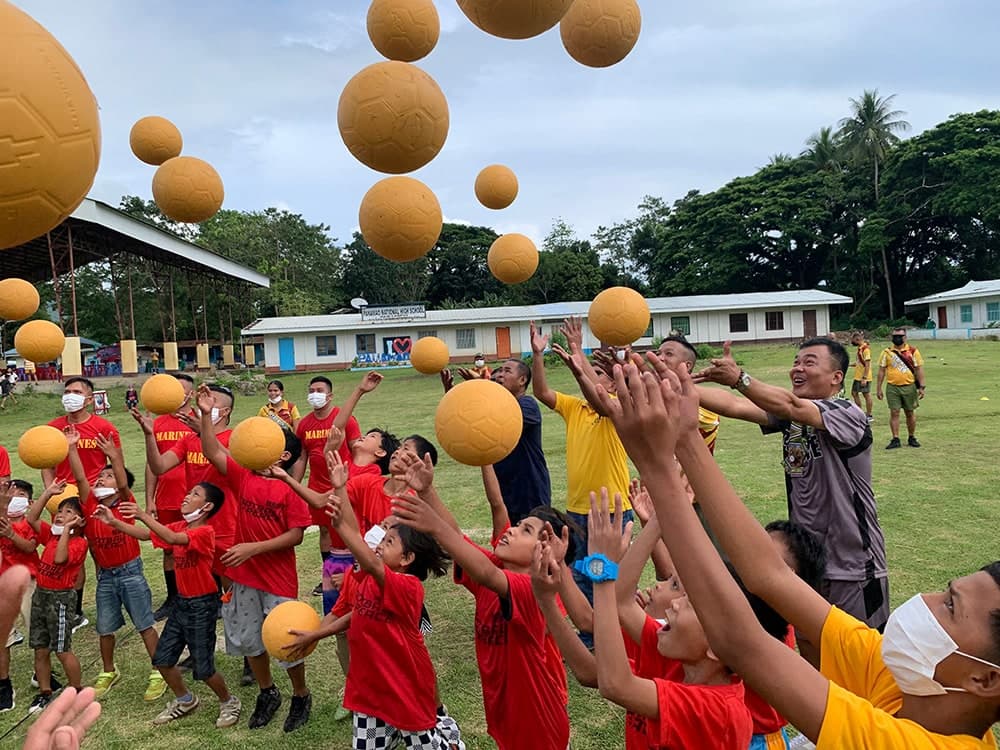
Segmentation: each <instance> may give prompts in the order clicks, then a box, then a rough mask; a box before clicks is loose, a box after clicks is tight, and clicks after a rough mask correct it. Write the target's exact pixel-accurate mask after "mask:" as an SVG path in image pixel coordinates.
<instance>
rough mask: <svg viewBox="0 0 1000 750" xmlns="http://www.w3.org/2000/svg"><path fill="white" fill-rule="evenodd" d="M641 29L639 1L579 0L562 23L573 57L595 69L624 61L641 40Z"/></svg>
mask: <svg viewBox="0 0 1000 750" xmlns="http://www.w3.org/2000/svg"><path fill="white" fill-rule="evenodd" d="M641 28H642V14H641V13H640V12H639V3H637V2H636V0H575V2H574V3H573V5H572V7H571V8H570V9H569V10H568V11H567V12H566V15H565V16H563V19H562V21H561V22H560V23H559V33H560V35H561V36H562V43H563V47H565V48H566V51H567V52H569V54H570V57H572V58H573V59H574V60H576V61H577V62H578V63H580V64H581V65H587V66H589V67H591V68H606V67H608V66H610V65H614V64H615V63H619V62H621V61H622V60H624V59H625V57H626V55H628V53H629V52H631V51H632V48H633V47H635V43H636V42H637V41H638V40H639V30H640V29H641Z"/></svg>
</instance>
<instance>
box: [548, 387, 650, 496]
mask: <svg viewBox="0 0 1000 750" xmlns="http://www.w3.org/2000/svg"><path fill="white" fill-rule="evenodd" d="M555 411H556V413H557V414H558V415H559V416H560V417H562V418H563V421H564V422H566V484H567V493H566V510H568V511H569V512H571V513H584V514H586V513H589V512H590V493H591V491H594V492H599V491H600V489H601V487H607V488H608V495H609V497H611V498H612V501H613V499H614V496H615V493H616V492H617V493H619V494H621V496H622V505H623V507H624V508H625V510H628V509H630V508H631V507H632V505H631V504H630V503H629V501H628V487H629V475H628V456H626V454H625V448H624V446H623V445H622V441H621V440H619V438H618V433H617V432H615V426H614V424H612V422H611V420H610V419H608V418H607V417H602V416H601V415H600V414H598V413H597V412H596V411H594V410H593V409H592V408H591V406H590V404H588V403H587V402H586V401H584V400H583V399H582V398H576V397H575V396H567V395H566V394H565V393H558V392H557V393H556V407H555Z"/></svg>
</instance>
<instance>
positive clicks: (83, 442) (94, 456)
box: [49, 414, 122, 484]
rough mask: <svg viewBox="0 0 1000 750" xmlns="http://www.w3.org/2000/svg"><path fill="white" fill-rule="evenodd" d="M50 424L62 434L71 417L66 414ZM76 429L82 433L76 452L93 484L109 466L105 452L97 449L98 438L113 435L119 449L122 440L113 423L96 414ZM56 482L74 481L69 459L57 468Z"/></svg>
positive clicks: (89, 480) (88, 478)
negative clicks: (102, 470)
mask: <svg viewBox="0 0 1000 750" xmlns="http://www.w3.org/2000/svg"><path fill="white" fill-rule="evenodd" d="M49 424H50V425H51V426H52V427H55V428H56V429H57V430H59V431H60V432H62V431H63V429H64V428H65V427H66V425H68V424H69V417H68V415H66V414H64V415H63V416H61V417H56V418H55V419H53V420H52V421H50V422H49ZM75 427H76V431H77V432H79V433H80V441H79V442H78V443H77V444H76V450H77V452H78V453H79V454H80V462H81V463H82V464H83V472H84V474H86V476H87V481H88V482H90V483H91V484H93V483H94V482H95V481H97V475H98V474H100V473H101V469H103V468H104V467H105V466H107V465H108V457H107V456H105V455H104V451H102V450H101V449H100V448H98V447H97V440H96V438H97V436H98V435H104V436H107V435H111V438H112V439H113V440H114V441H115V445H117V446H118V447H121V444H122V439H121V436H119V434H118V429H117V428H116V427H115V426H114V425H113V424H111V422H109V421H108V420H106V419H105V418H104V417H99V416H97V415H96V414H91V415H90V418H89V419H88V420H87V421H86V422H80V423H79V424H77V425H75ZM56 480H57V481H60V482H61V481H64V480H65V481H67V482H72V481H74V479H73V470H72V469H70V468H69V458H66V459H64V460H63V462H62V463H61V464H59V465H58V466H57V467H56Z"/></svg>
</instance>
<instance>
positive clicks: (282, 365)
mask: <svg viewBox="0 0 1000 750" xmlns="http://www.w3.org/2000/svg"><path fill="white" fill-rule="evenodd" d="M278 369H280V370H281V371H282V372H289V371H294V370H295V339H291V338H289V339H278Z"/></svg>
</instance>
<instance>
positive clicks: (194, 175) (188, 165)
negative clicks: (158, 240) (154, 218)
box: [153, 156, 226, 224]
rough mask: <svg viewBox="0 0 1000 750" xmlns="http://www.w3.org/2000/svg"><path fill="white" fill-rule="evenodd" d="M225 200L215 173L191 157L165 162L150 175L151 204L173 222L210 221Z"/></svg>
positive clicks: (208, 165) (224, 193)
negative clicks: (151, 176) (154, 202)
mask: <svg viewBox="0 0 1000 750" xmlns="http://www.w3.org/2000/svg"><path fill="white" fill-rule="evenodd" d="M225 196H226V191H225V189H224V188H223V185H222V178H221V177H219V173H218V172H216V171H215V169H214V168H213V167H212V165H211V164H209V163H208V162H207V161H202V160H201V159H196V158H195V157H193V156H175V157H174V158H173V159H167V160H166V161H165V162H163V164H161V165H160V166H159V168H158V169H157V170H156V173H155V174H154V175H153V200H154V201H156V205H157V206H159V207H160V210H161V211H163V215H164V216H166V217H167V218H168V219H173V220H174V221H180V222H188V223H191V224H197V223H199V222H202V221H206V220H207V219H211V218H212V217H213V216H215V214H216V213H218V211H219V209H220V208H222V201H223V199H224V198H225Z"/></svg>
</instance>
